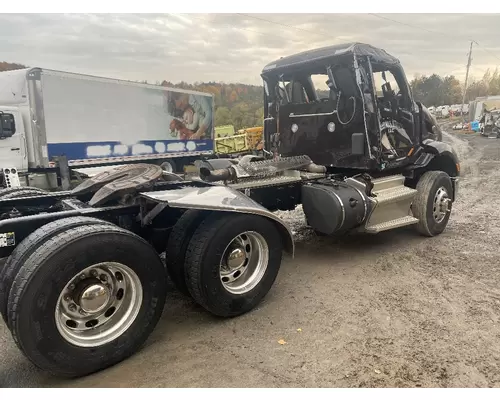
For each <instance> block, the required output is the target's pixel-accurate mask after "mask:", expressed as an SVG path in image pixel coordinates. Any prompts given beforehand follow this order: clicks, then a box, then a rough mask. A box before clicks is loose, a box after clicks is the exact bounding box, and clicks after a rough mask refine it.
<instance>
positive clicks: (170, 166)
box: [160, 160, 177, 173]
mask: <svg viewBox="0 0 500 400" xmlns="http://www.w3.org/2000/svg"><path fill="white" fill-rule="evenodd" d="M160 167H161V168H162V169H163V170H164V171H165V172H170V173H175V172H177V167H176V165H175V161H174V160H166V161H163V162H162V163H161V164H160Z"/></svg>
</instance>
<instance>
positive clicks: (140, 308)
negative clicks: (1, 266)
mask: <svg viewBox="0 0 500 400" xmlns="http://www.w3.org/2000/svg"><path fill="white" fill-rule="evenodd" d="M164 274H165V269H164V266H163V263H162V262H161V259H160V257H159V256H158V254H157V253H156V252H155V251H154V249H153V248H152V247H151V246H150V245H149V244H148V243H147V242H146V241H145V240H143V239H142V238H140V237H139V236H137V235H135V234H133V233H131V232H129V231H126V230H124V229H122V228H119V227H116V226H111V225H102V224H97V225H86V226H79V227H73V228H70V229H67V230H65V231H64V232H61V233H59V234H57V235H55V236H53V237H52V238H50V239H49V240H48V241H46V242H45V243H43V244H42V245H41V246H39V247H37V248H36V249H35V250H34V251H33V252H32V254H31V255H30V257H29V258H28V259H27V260H26V262H25V263H24V264H23V266H22V267H21V268H20V270H19V272H18V274H17V276H16V278H15V279H14V282H13V284H12V287H11V290H10V294H9V301H8V305H7V310H8V319H9V321H10V329H11V332H12V336H13V338H14V341H15V342H16V344H17V346H18V347H19V349H20V350H21V351H22V352H23V353H24V354H25V355H26V357H28V359H30V360H31V361H32V362H33V363H34V364H35V365H36V366H38V367H39V368H41V369H42V370H45V371H47V372H49V373H52V374H55V375H59V376H64V377H79V376H84V375H88V374H90V373H93V372H96V371H99V370H101V369H104V368H107V367H109V366H111V365H114V364H116V363H118V362H120V361H122V360H124V359H126V358H127V357H129V356H130V355H132V354H133V353H134V352H136V351H137V350H138V349H139V348H140V347H141V346H142V344H143V343H144V342H145V341H146V339H147V338H148V336H149V335H150V333H151V332H152V330H153V329H154V327H155V326H156V324H157V322H158V320H159V318H160V316H161V314H162V310H163V307H164V303H165V295H166V281H165V275H164ZM75 328H78V329H75ZM96 328H97V329H96Z"/></svg>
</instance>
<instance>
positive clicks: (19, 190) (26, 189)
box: [0, 186, 48, 200]
mask: <svg viewBox="0 0 500 400" xmlns="http://www.w3.org/2000/svg"><path fill="white" fill-rule="evenodd" d="M47 193H48V192H47V191H46V190H43V189H39V188H36V187H31V186H19V187H11V188H5V189H2V190H0V200H3V199H5V200H6V199H15V198H17V197H29V196H37V195H41V194H47Z"/></svg>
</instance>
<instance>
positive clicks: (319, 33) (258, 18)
mask: <svg viewBox="0 0 500 400" xmlns="http://www.w3.org/2000/svg"><path fill="white" fill-rule="evenodd" d="M236 14H237V15H241V16H243V17H248V18H253V19H257V20H259V21H264V22H269V23H271V24H275V25H280V26H283V27H285V28H289V29H295V30H298V31H302V32H307V33H312V34H314V35H321V36H323V37H324V33H322V32H320V31H309V30H307V29H303V28H299V27H297V26H293V25H287V24H283V23H281V22H276V21H271V20H268V19H265V18H262V17H256V16H254V15H250V14H241V13H236Z"/></svg>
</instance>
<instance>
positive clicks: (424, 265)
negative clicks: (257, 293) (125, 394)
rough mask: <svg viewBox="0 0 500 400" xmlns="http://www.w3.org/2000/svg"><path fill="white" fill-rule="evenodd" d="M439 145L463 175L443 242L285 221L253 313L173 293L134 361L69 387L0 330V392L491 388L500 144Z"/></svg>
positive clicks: (497, 296) (496, 382)
mask: <svg viewBox="0 0 500 400" xmlns="http://www.w3.org/2000/svg"><path fill="white" fill-rule="evenodd" d="M446 140H447V141H449V142H452V143H453V145H454V146H455V148H456V150H457V152H458V153H459V155H460V157H461V159H462V173H463V175H464V176H463V179H462V180H461V182H460V195H459V196H460V197H459V200H458V201H457V202H456V203H455V204H454V211H453V213H452V217H451V219H450V222H449V225H448V228H447V230H446V231H445V232H444V233H443V234H442V235H440V236H439V237H436V238H423V237H420V236H418V235H417V234H416V233H414V231H413V229H412V228H408V229H405V228H403V229H400V230H398V231H390V232H386V233H382V234H379V235H377V236H368V235H366V236H365V235H363V236H349V237H344V238H341V239H332V238H320V237H316V236H315V235H314V233H312V232H311V231H310V230H309V229H307V228H306V227H304V225H303V217H302V214H301V213H300V210H297V211H295V212H293V213H284V214H283V217H284V218H286V219H287V221H288V222H289V223H290V224H291V225H292V227H293V230H294V231H295V232H296V236H297V240H298V244H297V253H296V257H295V259H291V258H286V259H285V260H284V263H283V266H282V270H281V271H280V275H279V277H278V279H277V281H276V284H275V286H274V287H273V289H272V290H271V292H270V293H269V295H268V296H267V297H266V299H265V301H264V302H263V303H262V304H261V305H260V306H259V307H258V308H257V309H255V310H253V311H252V312H250V313H248V314H246V315H244V316H241V317H238V318H234V319H230V320H221V319H217V318H214V317H212V316H210V315H208V314H207V313H206V312H204V311H203V310H202V309H200V308H199V307H197V306H195V305H194V304H193V303H192V302H191V301H190V300H189V299H186V298H184V297H182V296H181V295H180V294H178V293H177V292H176V291H174V290H173V291H172V292H171V294H170V296H169V298H168V301H167V304H166V307H165V312H164V314H163V317H162V320H161V321H160V323H159V325H158V327H157V328H156V330H155V331H154V333H153V335H152V337H151V338H150V340H149V341H148V342H147V344H146V346H145V347H144V348H143V349H142V350H141V351H140V352H138V353H137V354H135V355H134V356H133V357H131V358H129V359H128V360H126V361H124V362H122V363H121V364H119V365H117V366H115V367H112V368H109V369H107V370H105V371H102V372H100V373H97V374H94V375H91V376H88V377H85V378H81V379H78V380H59V379H55V378H53V377H50V376H48V375H46V374H44V373H41V372H39V371H38V370H36V369H35V368H34V367H33V366H32V365H31V364H30V363H29V362H28V361H27V360H26V359H25V358H24V357H23V356H22V355H21V353H20V352H19V351H18V349H17V348H16V347H15V345H14V343H13V341H12V339H11V337H10V333H9V332H8V330H7V328H6V327H5V326H4V325H3V324H2V323H0V386H4V387H50V386H56V387H289V386H292V387H316V386H319V387H415V386H422V387H487V386H493V387H498V386H500V341H499V338H500V329H499V322H500V289H499V283H500V261H498V257H497V256H495V254H496V250H497V246H498V243H499V239H500V228H499V224H498V221H499V219H500V210H499V208H498V207H496V206H495V204H496V200H494V199H495V198H496V196H497V195H499V194H500V186H499V185H500V172H499V171H498V169H497V168H498V167H499V166H500V141H497V140H493V139H487V138H482V137H479V136H478V135H462V134H456V135H455V134H453V135H449V134H446ZM280 340H283V341H284V342H286V343H285V344H280V343H279V341H280ZM282 343H283V342H282Z"/></svg>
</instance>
